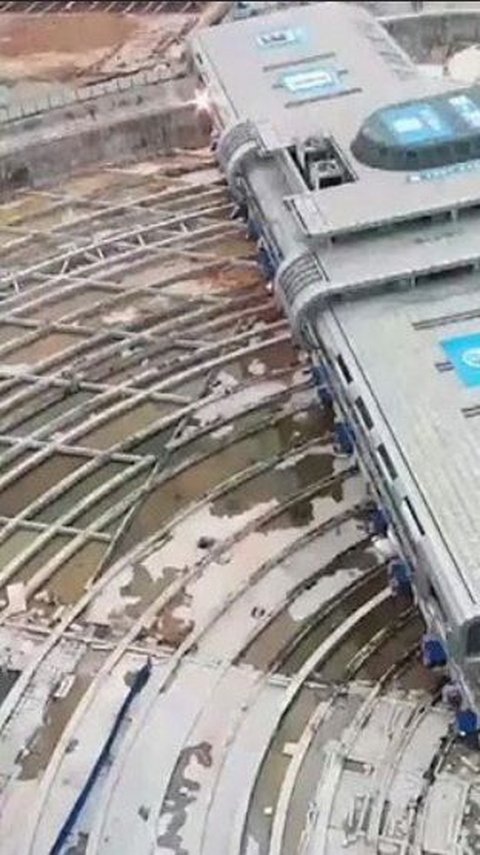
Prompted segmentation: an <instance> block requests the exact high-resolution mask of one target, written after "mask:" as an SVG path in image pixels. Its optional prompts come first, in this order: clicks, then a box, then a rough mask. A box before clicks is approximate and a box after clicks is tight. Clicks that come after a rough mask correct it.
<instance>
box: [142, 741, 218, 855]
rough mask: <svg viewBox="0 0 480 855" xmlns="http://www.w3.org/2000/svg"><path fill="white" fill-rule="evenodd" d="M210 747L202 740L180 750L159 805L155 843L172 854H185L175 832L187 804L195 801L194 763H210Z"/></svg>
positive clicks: (185, 851)
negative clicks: (163, 798) (161, 803)
mask: <svg viewBox="0 0 480 855" xmlns="http://www.w3.org/2000/svg"><path fill="white" fill-rule="evenodd" d="M212 750H213V748H212V746H211V745H210V744H209V743H206V742H204V743H201V744H199V745H192V746H189V747H187V748H184V749H183V750H182V752H181V753H180V755H179V758H178V762H177V765H176V768H175V771H174V773H173V775H172V778H171V782H170V785H169V788H168V792H167V795H166V797H165V801H164V803H163V806H162V812H161V815H160V820H159V825H160V829H161V830H160V833H159V834H157V839H156V845H157V847H160V848H162V847H165V848H166V849H167V850H169V851H172V852H174V853H175V855H189V852H188V850H187V849H185V848H184V847H183V846H182V842H181V841H182V838H181V834H180V833H179V832H180V829H181V828H182V825H183V824H184V822H185V818H186V813H187V810H188V806H189V805H190V804H191V803H192V802H193V801H195V796H196V793H197V791H198V789H199V786H200V785H199V783H198V782H197V781H196V780H195V766H196V765H197V764H199V765H200V766H206V767H208V766H210V765H211V763H212ZM163 829H164V830H163Z"/></svg>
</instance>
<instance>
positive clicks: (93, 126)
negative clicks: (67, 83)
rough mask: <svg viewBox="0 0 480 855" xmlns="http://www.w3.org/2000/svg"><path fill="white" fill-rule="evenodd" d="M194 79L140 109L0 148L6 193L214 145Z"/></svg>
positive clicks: (47, 129)
mask: <svg viewBox="0 0 480 855" xmlns="http://www.w3.org/2000/svg"><path fill="white" fill-rule="evenodd" d="M193 95H194V82H193V80H191V79H190V78H183V79H178V80H172V81H167V82H165V83H164V84H162V85H160V86H158V90H157V97H156V98H155V100H154V101H150V102H149V103H148V104H147V105H145V107H144V108H143V110H142V109H139V106H135V107H133V106H132V108H131V109H129V108H122V109H118V110H115V111H113V112H112V111H99V112H98V113H95V114H94V115H87V116H85V115H83V116H82V117H79V118H75V119H73V120H71V121H63V122H58V121H57V122H54V123H52V124H50V123H49V122H48V114H45V120H44V127H43V129H39V128H38V127H36V128H35V129H32V130H28V129H25V128H24V130H23V132H22V131H20V132H17V133H16V134H15V135H12V136H10V137H8V136H7V137H5V138H4V139H3V141H2V142H1V143H0V191H3V192H5V191H9V190H11V189H14V188H19V187H24V186H32V187H38V186H41V185H43V184H46V183H48V182H49V181H51V180H52V179H54V178H58V177H60V176H62V175H64V174H70V173H71V172H72V171H73V170H75V169H78V168H79V167H84V166H89V165H90V164H101V163H105V162H112V161H115V162H116V163H122V162H125V161H128V160H129V159H130V158H132V157H133V158H137V159H138V158H142V157H143V158H144V157H149V156H152V155H154V154H158V153H163V152H167V153H168V152H170V151H172V150H173V149H175V148H199V147H201V146H204V145H206V144H207V143H208V138H209V123H208V120H206V119H205V118H204V119H203V121H199V117H198V115H197V114H196V111H195V104H194V101H193Z"/></svg>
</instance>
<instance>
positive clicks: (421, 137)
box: [382, 103, 454, 145]
mask: <svg viewBox="0 0 480 855" xmlns="http://www.w3.org/2000/svg"><path fill="white" fill-rule="evenodd" d="M382 121H383V122H385V124H386V125H387V128H388V130H389V131H390V133H391V134H392V136H394V137H395V139H396V140H397V141H398V142H399V143H401V144H402V145H412V144H414V143H426V142H431V141H432V140H438V139H446V138H448V137H451V136H452V133H454V132H453V131H452V128H451V127H450V125H449V123H448V122H447V119H446V118H445V116H441V115H440V113H439V112H438V111H437V110H435V109H434V108H433V107H432V106H431V105H430V104H425V103H420V104H406V105H405V106H404V107H392V108H389V109H387V110H384V111H383V114H382Z"/></svg>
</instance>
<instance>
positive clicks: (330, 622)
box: [279, 561, 386, 677]
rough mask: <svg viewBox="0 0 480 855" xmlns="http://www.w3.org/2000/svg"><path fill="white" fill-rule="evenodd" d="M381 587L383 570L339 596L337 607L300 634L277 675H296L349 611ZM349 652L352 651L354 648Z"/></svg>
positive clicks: (384, 579) (383, 580)
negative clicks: (340, 598) (340, 597)
mask: <svg viewBox="0 0 480 855" xmlns="http://www.w3.org/2000/svg"><path fill="white" fill-rule="evenodd" d="M342 563H343V564H344V563H345V562H344V561H343V562H342ZM385 584H386V577H385V572H384V571H379V572H377V573H373V574H372V576H371V577H369V578H368V580H367V581H365V582H364V583H362V584H360V585H358V586H356V587H355V588H353V590H352V591H351V592H350V593H349V594H347V595H346V596H345V597H343V598H342V600H341V602H340V603H339V604H338V606H335V607H334V608H333V609H332V610H330V611H329V613H328V614H327V615H325V616H324V617H322V615H321V613H320V615H319V617H318V621H314V622H313V624H312V625H311V626H310V628H308V629H307V630H306V631H305V632H304V634H303V635H302V637H301V638H300V639H299V641H298V643H297V644H296V645H295V646H294V648H293V650H292V651H291V653H290V654H289V655H288V656H287V657H286V658H285V659H284V661H283V662H282V664H281V666H280V668H279V670H280V672H281V673H282V674H285V675H286V676H288V677H291V676H293V675H294V674H296V673H297V672H298V671H299V670H300V668H301V667H302V665H303V664H304V663H305V662H306V661H307V659H308V658H309V656H311V655H312V653H314V652H315V650H317V648H318V647H319V646H320V644H322V642H323V641H325V640H326V639H327V638H328V636H329V635H330V633H332V632H333V631H334V630H335V629H337V627H338V626H339V625H340V624H341V623H342V622H343V621H344V620H346V619H347V618H348V617H349V615H351V614H352V612H354V611H356V610H357V609H358V608H360V606H362V605H363V604H364V603H366V602H367V600H369V599H371V597H373V596H375V594H378V593H379V592H380V591H381V590H383V588H384V587H385ZM353 652H354V653H355V652H356V648H355V650H354V651H353Z"/></svg>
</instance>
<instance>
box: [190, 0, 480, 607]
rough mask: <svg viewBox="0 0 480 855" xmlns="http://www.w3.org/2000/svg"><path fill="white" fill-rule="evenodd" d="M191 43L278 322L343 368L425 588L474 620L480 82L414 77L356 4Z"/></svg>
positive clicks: (479, 540)
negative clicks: (417, 554)
mask: <svg viewBox="0 0 480 855" xmlns="http://www.w3.org/2000/svg"><path fill="white" fill-rule="evenodd" d="M194 51H195V55H196V57H197V68H198V69H199V72H200V74H201V77H202V79H203V80H204V82H205V84H206V85H207V86H208V91H209V93H210V97H211V99H212V105H213V109H214V111H215V112H216V115H217V120H218V121H219V122H221V124H222V126H223V128H224V133H223V135H222V137H221V139H220V144H219V157H220V160H221V162H223V165H224V167H225V169H226V171H227V174H228V176H229V179H230V182H231V185H232V186H233V187H234V189H235V188H237V190H238V192H239V194H242V193H243V194H244V196H245V198H246V199H247V200H248V205H249V209H250V210H251V211H252V210H253V214H254V216H255V217H256V218H258V220H259V221H261V223H262V229H263V227H264V228H265V231H264V237H265V241H266V243H267V245H268V248H269V252H270V253H271V255H272V257H273V264H274V266H276V267H277V273H276V283H277V287H278V289H279V292H280V293H281V295H282V298H283V300H284V302H285V306H286V308H287V310H288V312H289V314H290V317H291V320H292V323H293V324H294V325H295V326H296V328H297V330H298V331H299V332H300V333H301V334H302V336H303V338H304V340H306V341H308V342H310V344H311V345H313V346H317V345H318V344H319V343H320V342H321V343H322V345H323V346H324V347H325V348H326V351H327V353H328V355H329V359H331V360H332V365H334V366H335V368H334V371H336V372H338V371H340V374H341V375H342V382H343V385H344V387H345V388H346V389H347V390H348V394H347V397H348V399H349V402H350V406H351V407H352V412H354V413H355V414H356V416H357V417H358V424H359V426H360V429H361V430H363V431H365V434H366V435H368V438H369V446H370V448H371V449H373V451H374V453H375V458H376V465H377V466H378V474H379V477H381V478H382V479H383V481H384V482H385V484H386V488H387V489H388V490H390V491H391V494H392V495H394V496H395V497H396V502H397V504H398V506H402V507H403V508H404V509H405V514H404V517H403V524H404V525H405V526H406V527H407V528H408V529H409V537H411V538H412V540H413V542H414V543H415V544H416V547H415V548H416V549H418V550H426V551H427V552H428V553H429V560H430V563H431V565H432V566H434V567H435V568H436V570H435V573H436V578H437V579H438V580H439V586H440V595H439V599H440V600H442V601H447V602H449V604H450V606H451V608H452V610H453V612H454V613H455V611H456V610H457V616H458V614H460V613H461V614H462V615H464V616H465V615H468V616H469V617H471V618H473V617H475V616H476V615H478V610H479V604H480V522H479V519H478V514H477V513H476V509H477V507H478V506H479V503H480V477H479V476H480V452H479V436H480V435H479V426H478V421H477V418H476V417H477V415H478V414H479V413H480V392H479V390H480V360H479V356H480V325H479V320H478V319H479V317H480V294H479V292H478V285H479V275H478V264H479V261H480V237H479V234H480V231H479V225H480V211H479V205H480V159H479V158H480V106H479V104H480V101H479V90H478V89H477V88H475V87H470V88H467V89H459V88H458V84H457V83H455V82H453V81H448V79H443V80H433V79H427V78H426V77H425V76H422V75H421V74H420V73H419V72H418V71H417V69H416V68H415V67H414V66H413V65H412V63H411V61H410V60H409V58H408V57H407V56H406V55H405V54H404V53H403V52H402V50H401V49H400V48H399V47H398V45H397V44H396V43H395V42H394V41H393V40H392V39H391V38H390V36H389V35H388V34H387V32H386V31H385V30H384V29H383V28H382V26H381V25H380V24H379V23H378V22H377V21H375V20H374V19H373V18H372V17H371V16H370V15H369V14H368V13H367V12H365V11H364V10H362V9H360V8H358V7H355V6H353V4H339V3H322V4H314V5H312V6H308V7H303V8H302V7H299V8H295V9H290V10H287V11H283V12H281V13H278V14H276V15H272V16H270V17H269V19H268V21H267V20H261V19H251V20H249V21H245V22H240V23H238V24H237V25H236V26H235V28H233V27H232V26H231V25H223V26H221V27H218V28H216V29H214V30H211V31H209V32H206V31H204V32H202V33H200V34H199V36H198V37H197V38H196V39H195V40H194ZM339 366H340V368H339ZM425 535H427V537H425Z"/></svg>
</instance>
